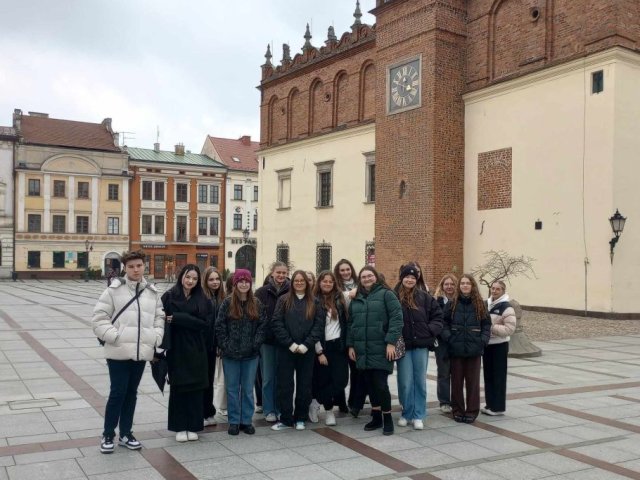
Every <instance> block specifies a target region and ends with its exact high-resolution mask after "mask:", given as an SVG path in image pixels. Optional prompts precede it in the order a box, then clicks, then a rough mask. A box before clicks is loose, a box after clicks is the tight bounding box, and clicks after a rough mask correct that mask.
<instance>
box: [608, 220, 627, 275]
mask: <svg viewBox="0 0 640 480" xmlns="http://www.w3.org/2000/svg"><path fill="white" fill-rule="evenodd" d="M626 221H627V217H623V216H622V215H621V214H620V212H619V211H618V209H617V208H616V213H614V214H613V216H611V217H610V218H609V223H610V224H611V230H613V234H614V235H615V236H614V237H613V238H612V239H611V240H609V246H610V247H611V250H610V252H609V256H610V257H611V263H613V249H614V248H615V246H616V243H618V240H619V239H620V235H621V234H622V231H623V230H624V224H625V222H626Z"/></svg>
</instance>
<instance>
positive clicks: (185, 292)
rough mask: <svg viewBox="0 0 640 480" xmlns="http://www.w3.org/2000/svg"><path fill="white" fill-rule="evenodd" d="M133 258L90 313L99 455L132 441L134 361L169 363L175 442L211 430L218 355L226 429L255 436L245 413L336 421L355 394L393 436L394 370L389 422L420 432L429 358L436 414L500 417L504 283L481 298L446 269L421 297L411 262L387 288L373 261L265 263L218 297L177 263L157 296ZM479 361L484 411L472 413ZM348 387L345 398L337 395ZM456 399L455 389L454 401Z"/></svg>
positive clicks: (508, 317)
mask: <svg viewBox="0 0 640 480" xmlns="http://www.w3.org/2000/svg"><path fill="white" fill-rule="evenodd" d="M144 258H145V257H144V253H143V252H141V251H134V252H128V253H127V254H125V255H124V257H123V264H124V269H125V275H124V276H123V277H122V278H118V279H116V280H114V281H113V282H112V283H111V285H110V286H109V287H108V288H107V289H106V290H105V291H104V292H103V293H102V295H101V296H100V299H99V300H98V303H97V305H96V307H95V308H94V315H93V325H94V332H95V334H96V336H97V337H98V339H99V340H100V341H101V343H103V344H104V350H105V357H106V359H107V365H108V368H109V376H110V382H111V385H110V393H109V399H108V401H107V405H106V412H105V421H104V431H103V436H102V441H101V445H100V450H101V451H102V452H103V453H112V452H113V451H114V449H115V443H116V442H115V429H116V427H119V439H118V444H119V445H121V446H124V447H127V448H129V449H132V450H135V449H139V448H141V444H140V442H139V441H138V440H137V439H136V438H135V437H134V435H133V433H132V426H133V416H134V412H135V405H136V397H137V389H138V385H139V383H140V380H141V377H142V374H143V372H144V367H145V363H146V362H147V361H151V362H155V361H158V360H159V359H162V360H164V361H166V363H167V366H168V369H167V370H168V375H167V379H168V383H169V384H170V390H169V408H168V430H170V431H173V432H176V440H177V441H179V442H187V441H193V440H197V439H198V433H197V432H200V431H202V430H203V429H204V427H205V426H207V425H214V424H215V419H214V417H215V415H216V408H215V406H214V401H213V399H214V376H215V366H216V363H217V362H216V360H217V359H220V358H221V364H222V367H223V371H224V390H225V393H226V407H227V411H226V414H227V417H228V433H229V434H230V435H238V434H239V433H240V432H244V433H245V434H248V435H252V434H254V433H255V427H254V425H253V417H254V414H255V413H256V400H255V398H256V397H254V389H255V390H256V393H257V395H256V396H257V398H258V404H259V407H258V411H259V412H261V413H263V414H264V418H265V420H266V421H267V422H270V423H273V425H272V426H271V428H272V430H275V431H280V430H286V429H291V428H295V429H296V430H304V429H305V428H306V422H308V421H311V422H318V421H319V417H318V413H319V411H320V410H321V408H323V409H324V419H325V424H326V425H329V426H332V425H336V415H335V412H334V408H338V409H339V410H341V411H342V412H344V413H351V415H352V416H354V417H358V416H359V415H360V412H361V410H363V408H364V405H365V402H366V399H367V397H368V398H369V401H370V404H371V418H370V420H369V422H368V423H366V424H365V425H364V429H365V430H377V429H381V430H382V432H383V434H385V435H391V434H393V432H394V422H393V419H392V416H391V392H390V389H389V384H388V377H389V375H390V374H391V373H393V369H394V364H395V365H396V368H397V383H398V397H399V402H400V405H401V408H402V411H401V414H400V417H399V418H398V420H397V424H398V425H399V426H402V427H406V426H408V425H412V426H413V428H414V429H416V430H421V429H423V428H424V418H425V416H426V415H427V411H426V405H427V364H428V358H429V351H434V352H435V358H436V362H437V367H438V368H437V370H438V379H437V394H438V400H439V403H440V409H441V411H442V412H444V413H447V414H451V415H452V417H453V419H454V420H455V421H456V422H464V423H473V422H474V421H475V419H476V417H477V416H478V414H479V413H480V412H482V413H484V414H487V415H503V414H504V412H505V409H506V405H505V401H506V385H507V383H506V380H507V355H508V348H509V347H508V345H509V343H508V342H509V337H510V335H511V334H513V332H514V331H515V327H516V319H515V313H514V310H513V307H512V306H511V305H510V304H509V302H508V300H509V297H508V295H507V293H506V291H505V290H506V287H505V284H504V283H503V282H501V281H497V282H494V283H493V284H492V285H491V288H490V292H491V294H490V297H489V299H488V300H487V299H484V298H483V297H482V295H481V294H480V291H479V288H478V284H477V283H476V281H475V279H474V278H473V276H472V275H468V274H465V275H462V276H461V277H460V278H459V279H458V278H457V277H456V276H455V275H453V274H447V275H445V276H444V277H443V278H442V280H441V281H440V283H439V284H438V286H437V288H436V291H435V293H434V294H433V295H432V294H431V293H430V292H429V290H428V288H427V285H426V283H425V281H424V277H423V270H422V268H421V267H420V265H419V264H418V263H417V262H408V263H406V264H404V265H402V266H401V267H400V270H399V281H398V283H397V285H396V286H395V288H391V287H390V286H389V285H387V283H386V281H385V278H384V276H383V275H382V274H381V273H379V272H378V271H377V270H376V269H375V268H374V267H373V266H369V265H367V266H364V267H363V268H361V269H360V271H359V272H358V273H356V270H355V268H354V266H353V264H352V263H351V262H350V261H349V260H346V259H342V260H340V261H339V262H338V263H337V264H336V265H335V268H334V269H333V271H330V270H326V271H323V272H321V273H320V274H319V275H318V277H317V279H316V278H315V277H314V275H313V273H311V272H305V271H304V270H296V271H295V272H293V274H290V271H289V267H288V265H287V264H285V263H283V262H275V263H274V264H272V266H271V268H270V273H269V275H268V276H267V278H266V279H265V281H264V284H263V285H262V286H260V287H259V288H257V289H255V291H254V279H253V278H252V276H251V273H250V272H249V271H248V270H244V269H239V270H236V271H235V272H234V274H233V275H232V277H231V279H230V281H229V282H228V286H227V288H226V289H225V285H224V282H223V280H222V277H221V276H220V273H219V272H218V271H217V270H216V269H215V268H213V267H209V268H207V269H205V271H204V272H201V271H200V269H199V267H198V266H196V265H193V264H188V265H185V266H184V267H183V268H182V270H181V271H180V273H179V274H178V276H177V281H176V284H175V285H174V286H173V287H171V288H170V289H168V290H167V291H166V292H165V293H164V294H162V295H160V294H159V292H158V291H157V290H156V287H155V286H154V285H152V284H150V283H149V282H147V280H146V279H145V278H144V275H143V273H144ZM481 362H482V363H483V365H484V368H483V371H484V386H485V399H486V405H485V406H484V407H483V408H480V369H481ZM347 386H349V394H348V398H346V397H347V396H346V395H345V390H346V387H347ZM465 393H466V395H465Z"/></svg>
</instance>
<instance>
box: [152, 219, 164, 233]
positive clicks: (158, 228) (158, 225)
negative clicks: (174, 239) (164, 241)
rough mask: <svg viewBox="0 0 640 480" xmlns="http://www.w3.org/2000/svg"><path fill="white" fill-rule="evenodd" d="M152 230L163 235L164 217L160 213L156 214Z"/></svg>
mask: <svg viewBox="0 0 640 480" xmlns="http://www.w3.org/2000/svg"><path fill="white" fill-rule="evenodd" d="M153 232H154V233H155V234H156V235H164V217H163V216H162V215H156V217H155V224H154V229H153Z"/></svg>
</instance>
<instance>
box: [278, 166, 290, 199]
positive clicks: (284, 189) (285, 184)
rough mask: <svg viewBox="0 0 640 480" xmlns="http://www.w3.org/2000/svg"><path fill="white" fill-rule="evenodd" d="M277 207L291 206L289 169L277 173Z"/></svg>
mask: <svg viewBox="0 0 640 480" xmlns="http://www.w3.org/2000/svg"><path fill="white" fill-rule="evenodd" d="M278 208H291V170H285V171H283V172H279V173H278Z"/></svg>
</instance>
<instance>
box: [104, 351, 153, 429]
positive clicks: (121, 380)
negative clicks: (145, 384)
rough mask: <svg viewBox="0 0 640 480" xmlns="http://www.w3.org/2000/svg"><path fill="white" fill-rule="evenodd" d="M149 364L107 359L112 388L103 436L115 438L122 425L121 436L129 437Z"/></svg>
mask: <svg viewBox="0 0 640 480" xmlns="http://www.w3.org/2000/svg"><path fill="white" fill-rule="evenodd" d="M146 364H147V362H137V361H135V360H111V359H107V366H108V367H109V380H110V382H111V387H110V391H109V399H108V400H107V407H106V409H105V413H104V431H103V432H102V435H103V436H112V437H113V436H115V429H116V425H118V423H119V424H120V436H121V437H123V436H124V435H129V434H130V433H131V427H132V426H133V414H134V413H135V411H136V401H137V397H138V385H140V379H141V378H142V374H143V373H144V367H145V365H146Z"/></svg>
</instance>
